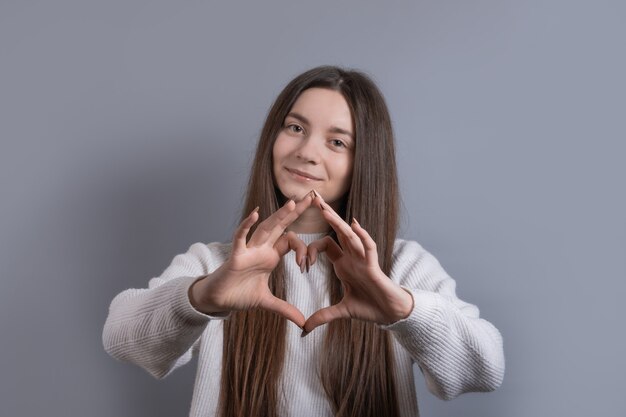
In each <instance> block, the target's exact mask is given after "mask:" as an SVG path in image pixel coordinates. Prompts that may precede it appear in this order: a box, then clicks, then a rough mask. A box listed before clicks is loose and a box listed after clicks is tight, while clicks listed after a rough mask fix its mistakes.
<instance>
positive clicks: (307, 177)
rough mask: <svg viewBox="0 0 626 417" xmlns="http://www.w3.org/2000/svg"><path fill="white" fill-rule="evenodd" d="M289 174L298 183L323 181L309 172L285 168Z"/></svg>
mask: <svg viewBox="0 0 626 417" xmlns="http://www.w3.org/2000/svg"><path fill="white" fill-rule="evenodd" d="M285 170H286V171H287V172H289V174H290V175H291V177H292V178H295V179H296V180H298V181H303V182H309V181H321V178H317V177H316V176H314V175H311V174H309V173H308V172H303V171H299V170H297V169H292V168H285Z"/></svg>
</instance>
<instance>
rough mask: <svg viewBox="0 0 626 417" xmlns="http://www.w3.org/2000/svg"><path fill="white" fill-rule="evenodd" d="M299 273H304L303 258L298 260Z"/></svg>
mask: <svg viewBox="0 0 626 417" xmlns="http://www.w3.org/2000/svg"><path fill="white" fill-rule="evenodd" d="M300 273H301V274H304V258H302V259H301V260H300Z"/></svg>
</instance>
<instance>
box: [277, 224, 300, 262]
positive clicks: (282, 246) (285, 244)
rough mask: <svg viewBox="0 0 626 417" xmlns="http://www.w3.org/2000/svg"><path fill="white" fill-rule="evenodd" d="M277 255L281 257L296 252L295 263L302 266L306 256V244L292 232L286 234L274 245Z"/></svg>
mask: <svg viewBox="0 0 626 417" xmlns="http://www.w3.org/2000/svg"><path fill="white" fill-rule="evenodd" d="M274 248H276V251H277V252H278V254H279V255H280V256H281V257H282V256H285V255H286V254H287V252H289V251H290V250H293V251H296V263H297V264H298V265H300V266H301V265H302V262H303V261H304V257H305V256H306V254H307V247H306V244H305V243H304V242H303V241H302V240H300V238H299V237H298V236H297V235H296V234H295V233H294V232H287V233H286V234H284V235H282V236H281V237H280V238H279V239H278V240H277V241H276V244H275V245H274Z"/></svg>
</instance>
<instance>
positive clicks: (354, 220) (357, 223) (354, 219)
mask: <svg viewBox="0 0 626 417" xmlns="http://www.w3.org/2000/svg"><path fill="white" fill-rule="evenodd" d="M352 222H353V223H356V225H357V226H360V224H359V222H357V221H356V218H354V217H353V218H352Z"/></svg>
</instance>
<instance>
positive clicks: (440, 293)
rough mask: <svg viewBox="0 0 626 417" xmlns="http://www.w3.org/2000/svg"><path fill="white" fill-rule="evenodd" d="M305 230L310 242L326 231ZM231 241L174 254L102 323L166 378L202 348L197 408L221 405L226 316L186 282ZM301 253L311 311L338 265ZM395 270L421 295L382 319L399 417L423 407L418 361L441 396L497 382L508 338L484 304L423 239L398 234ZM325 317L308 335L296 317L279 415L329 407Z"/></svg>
mask: <svg viewBox="0 0 626 417" xmlns="http://www.w3.org/2000/svg"><path fill="white" fill-rule="evenodd" d="M299 237H300V238H301V239H302V240H303V241H304V243H306V244H308V243H310V242H312V241H314V240H315V239H317V238H319V237H321V235H320V234H305V235H299ZM229 251H230V244H223V243H211V244H208V245H206V244H202V243H195V244H193V245H191V247H190V248H189V250H188V251H187V253H185V254H181V255H177V256H176V257H175V258H174V260H173V261H172V263H171V265H170V266H169V267H168V268H167V269H166V270H165V271H164V272H163V274H161V276H160V277H158V278H153V279H152V280H150V283H149V288H147V289H128V290H126V291H123V292H122V293H120V294H119V295H117V296H116V297H115V298H114V299H113V301H112V302H111V306H110V309H109V316H108V318H107V320H106V323H105V325H104V332H103V343H104V347H105V350H106V351H107V352H108V353H109V354H110V355H111V356H113V357H114V358H117V359H119V360H123V361H129V362H132V363H135V364H137V365H139V366H141V367H142V368H144V369H145V370H146V371H148V372H149V373H150V374H152V375H153V376H154V377H156V378H159V379H160V378H163V377H165V376H167V375H168V374H169V373H171V372H172V371H173V370H174V369H176V368H178V367H179V366H182V365H184V364H186V363H187V362H189V360H190V359H191V358H192V355H199V357H198V371H197V375H196V382H195V387H194V393H193V400H192V404H191V411H190V416H193V417H200V416H202V417H205V416H214V415H215V414H216V406H217V399H218V397H219V387H220V375H221V360H222V333H223V330H222V324H223V319H224V317H214V316H208V315H206V314H203V313H200V312H198V311H197V310H195V309H194V308H193V307H192V306H191V304H190V302H189V298H188V289H189V287H190V285H191V284H192V283H193V282H194V281H196V280H197V279H198V277H200V276H203V275H205V274H208V273H210V272H212V271H214V270H215V269H216V268H217V267H218V266H219V265H221V264H222V263H223V262H224V261H225V260H226V259H227V257H228V254H229ZM294 257H295V254H294V252H290V253H288V254H287V255H286V256H285V258H284V262H285V279H286V281H287V301H288V302H290V303H291V304H293V305H294V306H296V307H297V308H298V309H299V310H300V311H301V312H302V313H303V314H304V316H305V317H308V316H310V315H311V314H313V313H314V312H315V311H317V310H318V309H320V308H322V307H326V306H328V305H329V300H328V292H327V290H326V276H327V274H328V273H329V271H330V268H332V265H331V264H330V262H329V261H328V259H327V258H326V257H325V256H324V255H323V254H322V255H321V256H320V258H319V259H318V261H317V262H316V264H315V265H313V266H312V267H311V269H310V271H309V272H308V273H307V272H305V273H304V274H302V273H301V272H300V269H299V267H298V266H297V265H296V262H295V259H294ZM390 275H391V279H393V280H394V281H395V282H397V283H398V284H399V285H401V286H402V287H404V288H406V289H408V290H409V291H410V292H411V294H412V296H413V300H414V308H413V311H412V312H411V314H410V315H409V316H408V317H407V318H406V319H404V320H401V321H398V322H396V323H393V324H391V325H388V326H381V327H382V328H384V329H387V330H388V331H391V332H392V335H393V337H392V340H393V345H394V350H395V352H394V353H395V361H396V364H395V371H396V387H397V391H398V392H397V394H398V395H397V397H398V399H399V402H400V404H399V408H400V412H401V415H402V416H407V417H408V416H417V415H418V409H417V399H416V395H415V386H414V379H413V366H412V365H413V364H414V363H417V364H418V365H419V367H420V369H421V370H422V373H423V374H424V376H425V378H426V383H427V386H428V388H429V390H430V391H431V392H432V393H433V394H435V395H437V396H438V397H440V398H443V399H451V398H454V397H456V396H458V395H459V394H461V393H463V392H468V391H491V390H494V389H495V388H497V387H498V386H499V385H500V384H501V382H502V378H503V375H504V354H503V349H502V338H501V336H500V333H499V332H498V330H497V329H496V328H495V327H494V326H493V325H492V324H491V323H489V322H487V321H485V320H484V319H481V318H479V312H478V308H476V306H474V305H471V304H468V303H465V302H463V301H461V300H460V299H459V298H457V296H456V294H455V285H456V284H455V281H454V280H453V279H452V278H450V277H449V276H448V274H447V273H446V272H445V271H444V269H443V268H442V267H441V265H440V264H439V262H438V261H437V260H436V259H435V258H434V257H433V256H432V255H431V254H430V253H428V252H427V251H425V250H424V249H423V248H422V247H421V246H420V245H419V244H418V243H416V242H413V241H405V240H400V239H398V240H397V241H396V243H395V247H394V255H393V266H392V271H391V274H390ZM325 331H326V328H325V326H321V327H319V328H317V329H315V330H314V331H313V332H312V333H311V334H309V335H308V336H306V337H304V338H302V337H300V333H301V330H300V329H299V328H298V327H297V326H296V325H294V324H292V323H291V322H288V326H287V335H286V337H287V350H286V355H285V363H284V368H283V375H282V384H281V386H282V393H283V394H284V395H283V396H282V399H281V405H280V406H281V413H280V414H281V415H285V416H315V417H319V416H332V415H333V413H332V410H331V408H330V405H329V402H328V400H327V397H326V395H325V393H324V390H323V388H322V384H321V382H320V380H319V377H318V364H319V362H320V358H319V356H320V351H321V345H322V342H323V338H324V333H325Z"/></svg>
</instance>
